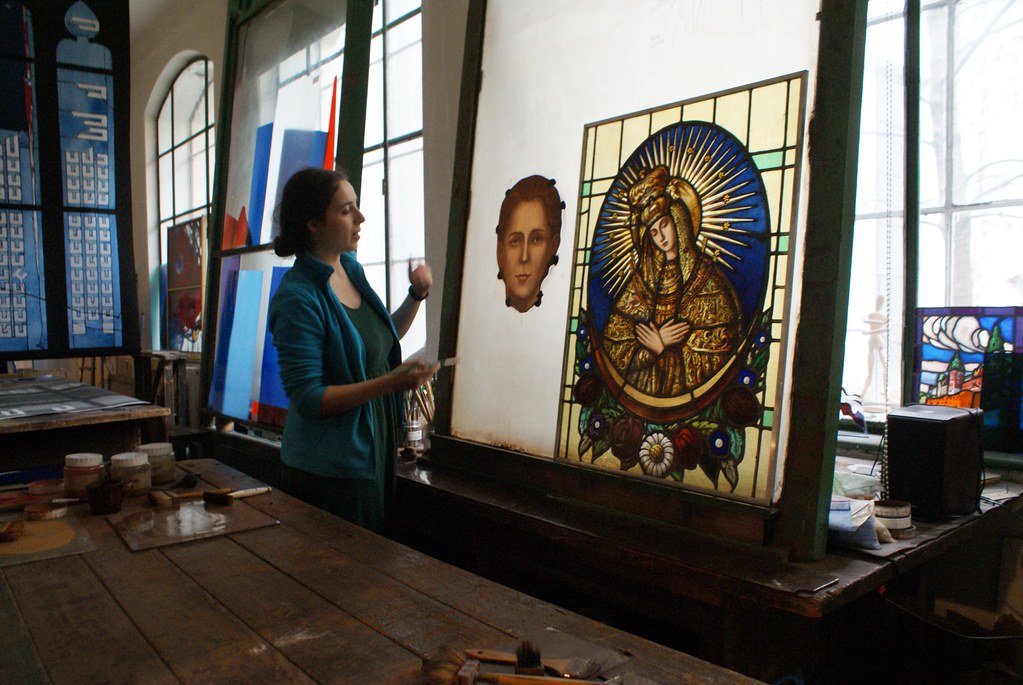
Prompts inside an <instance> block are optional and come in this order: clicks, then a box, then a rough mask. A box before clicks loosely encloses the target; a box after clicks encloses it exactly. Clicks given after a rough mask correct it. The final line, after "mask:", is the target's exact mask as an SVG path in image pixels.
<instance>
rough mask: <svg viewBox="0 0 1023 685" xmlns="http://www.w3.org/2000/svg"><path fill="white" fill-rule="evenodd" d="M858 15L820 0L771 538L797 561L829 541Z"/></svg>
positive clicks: (862, 14)
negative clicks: (798, 282)
mask: <svg viewBox="0 0 1023 685" xmlns="http://www.w3.org/2000/svg"><path fill="white" fill-rule="evenodd" d="M866 16H867V2H866V0H823V2H822V3H821V11H820V14H819V17H820V40H819V42H820V48H819V54H818V60H817V85H816V93H815V95H814V109H813V113H812V116H811V120H810V132H809V172H810V176H809V179H810V182H809V202H808V207H807V217H806V228H805V239H804V253H803V254H804V258H803V276H802V295H801V298H800V300H801V301H800V309H799V311H800V316H799V321H798V325H797V326H796V338H795V356H794V360H793V364H792V391H791V396H790V397H791V399H790V404H789V416H790V417H791V419H790V424H789V426H790V427H789V434H788V441H787V443H786V448H785V473H784V489H783V492H782V497H781V502H780V506H781V515H780V516H779V519H778V525H777V528H776V537H775V544H777V545H780V546H783V547H786V548H788V550H789V552H790V555H791V558H792V559H793V560H798V561H809V560H814V559H820V558H821V557H823V555H824V551H825V545H826V542H827V525H828V511H829V505H830V501H831V487H832V481H833V479H834V472H835V444H836V434H837V431H838V413H839V397H840V392H841V382H842V381H841V375H842V364H843V359H844V355H845V328H846V319H847V317H848V309H849V276H850V272H851V261H852V242H853V241H852V237H853V221H854V210H855V204H856V161H857V154H858V146H859V131H860V100H861V95H862V92H863V50H864V42H865V37H866V22H867V19H866Z"/></svg>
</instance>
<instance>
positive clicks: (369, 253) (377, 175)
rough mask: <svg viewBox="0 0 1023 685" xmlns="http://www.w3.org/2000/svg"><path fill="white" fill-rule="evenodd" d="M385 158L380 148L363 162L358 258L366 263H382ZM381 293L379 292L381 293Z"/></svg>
mask: <svg viewBox="0 0 1023 685" xmlns="http://www.w3.org/2000/svg"><path fill="white" fill-rule="evenodd" d="M383 179H384V161H383V152H382V150H376V151H374V152H371V153H369V154H367V155H366V156H365V158H364V160H363V166H362V191H361V192H360V193H359V209H361V210H362V213H363V214H364V215H365V216H366V221H365V223H363V224H362V233H360V234H359V261H360V262H362V263H363V265H366V264H383V263H384V261H385V259H386V256H385V252H384V249H385V246H386V244H387V243H386V237H387V236H386V230H387V229H386V221H385V216H384V194H383V190H382V189H383ZM381 296H382V293H381Z"/></svg>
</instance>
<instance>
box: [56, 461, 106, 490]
mask: <svg viewBox="0 0 1023 685" xmlns="http://www.w3.org/2000/svg"><path fill="white" fill-rule="evenodd" d="M104 471H105V469H104V467H103V455H102V454H98V453H96V452H73V453H71V454H68V455H66V456H65V457H64V495H65V496H66V497H77V498H80V499H85V498H86V497H88V496H89V492H88V489H87V488H88V487H89V483H98V482H99V481H101V480H103V474H104Z"/></svg>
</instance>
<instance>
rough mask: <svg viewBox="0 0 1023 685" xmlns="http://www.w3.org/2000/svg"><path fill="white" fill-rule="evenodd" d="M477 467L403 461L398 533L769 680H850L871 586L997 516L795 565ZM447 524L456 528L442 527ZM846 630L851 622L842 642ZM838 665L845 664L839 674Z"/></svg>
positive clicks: (898, 578)
mask: <svg viewBox="0 0 1023 685" xmlns="http://www.w3.org/2000/svg"><path fill="white" fill-rule="evenodd" d="M521 470H522V471H524V470H525V469H524V468H522V469H521ZM485 471H486V470H485V469H484V468H483V467H482V466H481V467H480V468H479V469H478V472H475V473H473V472H468V471H466V470H462V469H454V468H448V467H446V466H445V465H442V464H438V463H436V462H433V461H431V460H430V459H428V458H427V459H422V460H420V461H419V462H417V463H415V464H406V465H403V466H402V467H401V475H402V478H401V479H400V480H399V493H400V495H401V498H400V499H401V502H402V504H403V505H404V508H403V509H404V511H406V512H408V515H407V516H404V517H403V518H402V523H403V527H404V532H403V535H404V537H403V539H405V540H407V541H410V542H413V543H414V544H416V545H420V546H423V545H427V546H428V545H432V546H433V547H434V548H435V549H433V550H432V551H433V552H434V553H435V554H436V555H438V556H441V557H443V558H448V559H452V560H460V559H466V560H470V561H471V564H472V565H471V566H470V568H471V569H472V570H474V571H476V572H478V573H481V574H484V575H487V576H488V577H492V578H494V579H496V580H499V581H501V582H506V583H515V584H516V585H517V586H518V587H521V588H524V589H526V590H527V591H530V592H534V590H533V589H532V588H533V587H536V583H537V579H542V582H543V583H545V584H547V585H549V586H553V588H552V592H551V594H552V595H558V596H562V597H576V598H577V599H576V601H577V602H578V603H579V604H580V605H584V604H586V605H589V606H592V607H594V610H595V611H598V612H602V613H604V614H606V615H612V616H621V617H622V619H623V622H624V621H628V620H629V619H630V618H632V617H634V616H640V617H642V618H641V620H642V621H643V622H644V624H645V625H647V626H651V627H654V626H660V627H659V628H657V629H656V630H657V634H656V635H652V636H653V637H655V638H656V639H658V640H664V641H668V644H672V645H676V646H678V647H680V648H683V649H685V650H686V651H687V652H690V653H692V654H695V655H697V656H699V657H700V658H703V659H706V660H708V661H710V662H712V663H715V664H719V665H722V666H725V667H727V668H730V669H733V670H736V671H739V672H742V673H746V674H748V675H751V676H753V677H757V678H761V679H763V680H766V681H774V680H777V679H779V678H782V677H783V676H785V675H787V674H790V673H793V672H797V671H798V672H802V673H803V674H805V675H806V676H811V675H813V676H816V677H817V678H818V679H817V680H816V681H808V682H829V683H833V682H849V681H846V680H839V679H838V677H839V676H840V675H841V676H844V677H851V678H856V679H857V680H856V682H862V680H859V678H860V677H861V676H862V673H863V670H862V668H863V666H864V665H866V664H869V663H871V662H874V661H876V662H879V663H883V657H882V656H879V654H878V652H877V651H870V650H868V651H870V654H871V658H870V659H868V660H865V661H864V659H863V651H861V650H860V649H859V647H858V645H859V644H862V643H863V642H864V641H865V640H867V639H868V638H869V639H878V640H880V641H881V642H882V643H883V642H884V641H885V640H886V639H887V638H886V636H885V635H884V633H883V631H873V630H870V631H868V633H869V634H868V633H864V634H863V635H856V634H855V631H856V630H857V626H859V629H860V630H863V629H864V626H863V625H862V624H863V622H864V621H863V619H864V617H865V616H866V617H868V618H867V624H868V625H869V622H870V621H871V620H873V619H874V618H875V616H876V614H877V613H884V612H883V610H878V605H880V604H882V603H883V602H884V600H883V598H881V597H880V591H881V589H882V588H885V587H886V586H890V585H891V584H893V583H895V584H900V585H901V584H910V583H913V584H920V583H917V578H918V577H919V576H920V575H921V574H923V573H926V572H927V570H928V568H929V564H930V563H931V562H933V561H935V560H938V559H940V558H942V557H943V555H946V554H948V553H950V552H951V553H954V550H955V549H956V548H957V546H961V545H963V544H968V543H969V541H970V540H971V539H972V537H973V536H974V535H975V534H976V532H977V531H978V529H979V528H980V527H981V526H982V525H983V524H984V523H986V522H987V521H988V519H989V517H990V516H993V515H997V514H998V512H992V511H991V508H992V507H991V506H990V505H988V504H983V505H982V511H983V513H977V514H971V515H968V516H961V517H957V518H955V519H953V520H950V521H944V522H934V523H925V522H917V523H916V525H917V529H918V530H917V534H916V536H915V537H914V538H912V539H909V540H904V541H899V542H897V543H895V544H888V545H884V546H882V549H880V550H877V551H866V550H855V549H849V548H842V547H833V548H829V551H828V554H827V555H825V557H824V558H823V559H821V560H819V561H814V562H805V563H794V562H791V561H788V560H787V559H786V558H785V557H784V555H783V554H781V553H780V551H779V550H777V549H774V548H772V547H770V546H765V547H753V546H749V545H742V544H736V543H730V542H728V541H724V540H721V539H713V538H712V537H711V536H708V535H701V534H700V532H699V531H693V530H690V529H684V528H682V527H680V526H670V525H665V524H664V523H663V522H659V521H655V520H651V519H645V518H642V517H639V516H625V515H622V513H621V512H617V511H614V510H611V509H609V508H606V507H597V506H593V505H589V504H587V503H585V502H580V501H578V500H574V499H572V498H569V497H566V496H565V495H564V494H563V493H562V492H561V491H560V490H558V489H557V488H555V487H551V488H549V489H547V490H545V491H540V490H538V489H535V488H527V487H522V486H521V485H520V484H518V483H516V482H515V480H514V479H512V478H503V479H501V480H494V479H487V478H483V477H481V475H480V474H481V473H485ZM1007 487H1009V488H1013V492H1014V493H1015V494H1016V495H1018V494H1019V493H1020V492H1021V490H1020V487H1019V486H1018V485H1015V484H1008V485H1007ZM1019 504H1020V503H1019V502H1018V501H1016V502H1014V503H1013V506H1015V507H1017V508H1018V507H1019ZM420 512H429V514H428V515H422V514H421V513H420ZM452 530H457V531H458V534H457V535H450V534H445V531H448V532H450V531H452ZM925 584H926V583H923V585H925ZM913 591H914V592H915V591H916V590H915V588H913ZM925 599H926V598H925ZM921 607H922V608H923V609H924V610H926V605H925V603H924V602H923V601H921ZM888 613H890V612H888ZM652 630H653V628H652ZM847 631H853V633H854V634H853V635H852V637H851V638H850V639H849V640H846V639H845V638H846V637H847ZM883 648H884V646H883V644H882V645H881V646H879V647H878V649H879V650H880V649H883ZM885 656H886V655H885ZM857 660H860V661H861V662H862V663H861V664H857ZM857 666H858V667H859V668H860V670H859V671H857V670H855V669H856V667H857ZM841 669H848V670H846V671H844V672H842V673H836V671H839V670H841Z"/></svg>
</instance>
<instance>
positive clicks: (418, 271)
mask: <svg viewBox="0 0 1023 685" xmlns="http://www.w3.org/2000/svg"><path fill="white" fill-rule="evenodd" d="M408 282H409V285H411V286H412V290H413V291H414V292H415V294H416V295H417V296H419V297H420V298H423V297H426V296H427V295H428V294H429V293H430V288H432V287H433V270H432V269H431V268H430V265H429V264H427V263H426V262H423V263H422V264H419V265H418V266H416V267H415V268H413V267H412V259H411V258H409V260H408Z"/></svg>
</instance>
